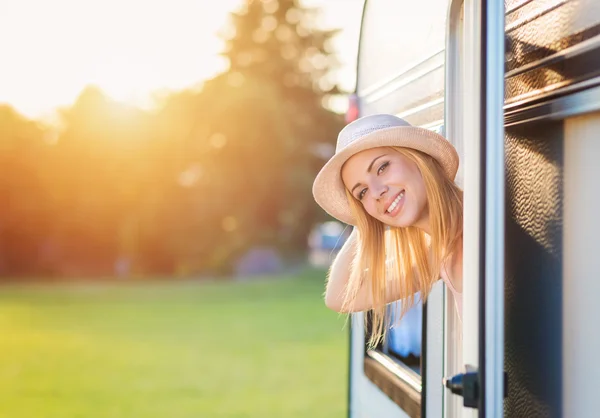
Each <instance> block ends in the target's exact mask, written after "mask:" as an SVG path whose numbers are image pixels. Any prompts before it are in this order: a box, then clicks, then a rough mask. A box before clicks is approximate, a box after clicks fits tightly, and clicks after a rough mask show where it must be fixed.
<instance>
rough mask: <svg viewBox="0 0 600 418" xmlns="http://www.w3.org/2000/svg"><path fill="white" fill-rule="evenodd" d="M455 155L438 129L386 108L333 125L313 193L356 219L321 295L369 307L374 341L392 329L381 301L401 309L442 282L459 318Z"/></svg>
mask: <svg viewBox="0 0 600 418" xmlns="http://www.w3.org/2000/svg"><path fill="white" fill-rule="evenodd" d="M457 169H458V154H457V153H456V150H455V149H454V147H453V146H452V144H451V143H450V142H449V141H447V140H446V139H445V138H444V137H442V136H440V135H438V134H436V133H435V132H432V131H430V130H427V129H423V128H417V127H413V126H411V125H410V124H408V123H407V122H406V121H404V120H402V119H400V118H397V117H395V116H392V115H386V114H380V115H372V116H366V117H363V118H360V119H358V120H356V121H354V122H352V123H350V124H349V125H347V126H346V127H345V128H344V129H342V131H341V132H340V133H339V136H338V141H337V147H336V152H335V155H334V156H333V157H332V158H331V159H330V160H329V161H328V162H327V163H326V164H325V166H324V167H323V168H322V169H321V171H320V172H319V174H318V175H317V177H316V179H315V182H314V185H313V195H314V198H315V201H316V202H317V203H318V204H319V205H320V206H321V207H322V208H323V209H324V210H325V211H326V212H327V213H329V214H330V215H331V216H333V217H334V218H336V219H338V220H340V221H342V222H344V223H347V224H349V225H352V226H354V230H353V231H352V234H351V235H350V237H349V238H348V240H347V241H346V243H345V244H344V246H343V247H342V249H341V250H340V252H339V253H338V255H337V256H336V259H335V260H334V261H333V263H332V266H331V269H330V271H329V274H328V280H327V289H326V294H325V302H326V304H327V306H328V307H329V308H331V309H333V310H335V311H338V312H357V311H366V310H372V313H373V315H372V321H373V322H372V324H373V328H372V329H373V333H372V336H371V339H370V341H369V344H370V345H375V344H376V343H377V342H378V341H379V340H380V339H381V338H382V337H383V336H384V335H385V332H386V329H388V328H389V325H390V324H388V323H385V318H386V317H385V308H386V305H387V304H389V303H391V302H394V301H397V300H402V313H405V312H406V311H407V310H408V309H409V308H410V306H411V305H412V301H413V300H414V295H415V294H416V293H417V292H418V294H419V295H420V297H421V298H422V299H423V300H425V298H426V297H427V295H428V294H429V292H430V290H431V288H432V286H433V284H434V283H435V282H436V281H437V280H439V279H440V278H441V279H442V280H444V282H445V283H446V284H447V286H448V287H449V288H450V290H451V291H452V293H453V295H454V299H455V302H456V303H455V304H456V309H457V310H458V313H459V316H460V317H461V318H462V208H463V204H462V202H463V197H462V196H463V195H462V190H461V189H460V188H459V187H458V186H457V185H456V184H455V182H454V178H455V176H456V172H457Z"/></svg>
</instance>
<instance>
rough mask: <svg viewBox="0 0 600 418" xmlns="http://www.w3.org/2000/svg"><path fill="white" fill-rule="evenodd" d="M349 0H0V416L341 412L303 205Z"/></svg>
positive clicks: (345, 34) (328, 225)
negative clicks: (48, 0) (147, 0)
mask: <svg viewBox="0 0 600 418" xmlns="http://www.w3.org/2000/svg"><path fill="white" fill-rule="evenodd" d="M361 11H362V1H359V0H262V1H260V0H254V1H251V0H219V1H204V0H169V1H166V0H154V1H152V2H143V1H141V0H104V1H99V0H86V1H82V0H79V1H75V0H56V1H52V2H47V1H42V0H0V52H1V54H2V55H1V56H2V64H1V65H0V166H1V167H2V170H1V171H0V284H1V286H0V335H2V337H1V338H0V417H7V418H25V417H28V418H29V417H31V418H34V417H35V418H38V417H39V418H42V417H138V416H139V417H142V416H143V417H307V416H310V417H321V416H322V417H342V416H345V415H346V403H347V373H348V370H347V361H348V357H347V351H348V346H347V338H348V337H347V329H346V328H344V324H345V322H344V318H343V317H341V316H339V315H338V314H336V313H334V312H331V311H328V310H327V309H326V308H325V307H324V305H323V301H322V295H323V291H324V279H325V273H326V269H327V266H328V264H329V263H330V262H331V260H332V259H333V256H334V255H335V252H336V251H337V249H339V247H340V246H341V245H342V244H343V241H344V239H345V237H346V236H347V235H348V233H349V231H347V230H346V229H344V227H343V226H342V225H340V224H338V223H336V222H332V219H330V218H328V217H327V216H326V214H325V213H324V212H323V211H322V210H321V209H320V208H319V207H318V206H317V205H316V204H315V203H314V200H313V199H312V194H311V186H312V181H313V179H314V176H315V175H316V173H317V172H318V170H319V169H320V168H321V166H322V165H323V164H324V162H325V160H326V159H327V158H328V157H329V156H330V155H331V154H332V153H333V151H334V146H335V140H336V136H337V132H338V131H339V130H340V129H341V127H342V126H343V125H344V123H345V122H344V114H345V112H346V111H347V109H348V103H349V100H348V95H349V93H351V92H352V91H353V89H354V80H355V59H356V53H357V49H358V33H359V24H360V14H361Z"/></svg>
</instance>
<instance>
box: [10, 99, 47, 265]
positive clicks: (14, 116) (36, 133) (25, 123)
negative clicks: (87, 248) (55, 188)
mask: <svg viewBox="0 0 600 418" xmlns="http://www.w3.org/2000/svg"><path fill="white" fill-rule="evenodd" d="M46 134H47V132H46V129H45V128H44V127H43V126H41V125H40V124H38V123H36V122H34V121H30V120H27V119H26V118H24V117H23V116H21V115H19V114H18V113H17V112H16V111H15V110H14V109H12V108H11V107H9V106H5V105H4V106H0V167H2V170H1V172H0V275H2V274H10V275H13V276H16V275H23V274H34V273H37V272H39V271H41V270H43V266H42V265H41V264H40V261H39V259H38V256H39V255H40V254H41V253H43V242H44V238H45V237H46V236H47V232H48V229H49V225H50V219H49V207H48V204H47V199H46V196H45V193H44V188H43V176H44V172H45V161H46V156H47V152H48V149H47V148H48V147H47V144H46V143H45V139H47V136H46Z"/></svg>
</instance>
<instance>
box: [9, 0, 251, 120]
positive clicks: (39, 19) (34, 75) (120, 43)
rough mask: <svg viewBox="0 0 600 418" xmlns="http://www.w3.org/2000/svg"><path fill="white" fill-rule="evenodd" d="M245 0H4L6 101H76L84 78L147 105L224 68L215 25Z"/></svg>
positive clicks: (19, 104) (49, 104) (33, 106)
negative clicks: (160, 94)
mask: <svg viewBox="0 0 600 418" xmlns="http://www.w3.org/2000/svg"><path fill="white" fill-rule="evenodd" d="M239 3H240V0H219V1H218V2H212V1H211V2H207V1H198V0H170V1H169V2H166V1H153V2H148V1H143V0H104V1H98V0H55V1H52V2H48V1H43V0H4V1H2V2H0V50H2V55H3V60H2V61H3V63H2V67H1V68H0V102H8V103H10V104H12V105H13V106H14V107H16V108H17V109H19V110H20V111H21V112H22V113H24V114H26V115H28V116H38V115H43V114H45V113H47V112H49V111H50V110H51V109H52V108H54V107H55V106H56V105H68V104H71V103H72V101H73V100H74V99H75V97H76V96H77V95H78V94H79V93H80V91H81V89H82V88H83V87H84V86H85V85H86V84H95V85H97V86H99V87H100V88H101V89H103V90H104V91H105V92H106V93H107V94H109V95H110V96H111V97H113V98H114V99H116V100H121V101H126V102H129V103H132V104H136V105H144V104H146V103H147V101H148V99H149V98H150V97H149V96H150V94H151V92H152V91H155V90H161V89H179V88H184V87H188V86H191V85H194V84H196V83H198V82H199V81H200V80H202V79H205V78H208V77H210V76H212V75H214V74H215V73H217V72H219V71H220V70H222V69H223V68H224V66H225V63H224V62H223V60H221V59H220V58H219V57H218V52H219V51H220V48H221V42H220V40H219V39H218V38H217V37H216V36H215V34H216V32H217V31H218V30H219V29H220V28H221V27H222V26H223V25H224V24H225V22H226V19H227V12H228V11H229V10H232V9H234V8H235V7H236V6H237V5H238V4H239Z"/></svg>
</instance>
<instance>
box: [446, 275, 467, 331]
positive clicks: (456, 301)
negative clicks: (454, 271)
mask: <svg viewBox="0 0 600 418" xmlns="http://www.w3.org/2000/svg"><path fill="white" fill-rule="evenodd" d="M442 280H443V281H444V283H446V286H448V289H450V291H451V292H452V296H453V297H454V304H455V306H456V311H457V312H458V318H459V319H460V322H462V293H460V292H458V291H457V290H456V288H455V287H454V285H453V284H452V282H451V281H450V279H449V278H448V276H447V275H446V274H443V273H442Z"/></svg>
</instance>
